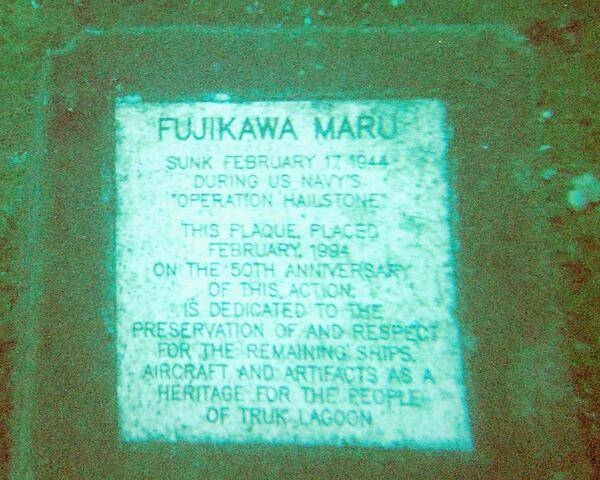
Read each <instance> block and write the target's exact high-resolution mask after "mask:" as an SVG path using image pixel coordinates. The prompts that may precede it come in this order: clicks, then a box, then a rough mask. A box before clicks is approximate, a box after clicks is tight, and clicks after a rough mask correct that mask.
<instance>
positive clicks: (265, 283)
mask: <svg viewBox="0 0 600 480" xmlns="http://www.w3.org/2000/svg"><path fill="white" fill-rule="evenodd" d="M445 123H446V119H445V110H444V106H443V104H442V103H441V102H439V101H437V100H410V101H357V102H350V101H332V102H329V101H319V102H299V101H298V102H253V103H210V102H190V103H170V104H167V103H165V104H158V103H143V102H141V101H128V100H127V99H121V100H120V101H118V102H117V105H116V126H117V149H116V183H117V221H116V230H117V241H116V267H117V268H116V271H117V331H118V363H119V365H118V371H119V379H118V402H119V410H120V428H121V436H122V438H123V440H124V441H152V440H162V441H171V442H175V441H188V442H190V441H192V442H212V443H219V442H245V443H250V442H252V443H277V444H305V445H313V444H325V445H342V444H351V445H361V446H382V447H406V448H414V449H449V450H470V449H471V448H472V444H471V434H470V427H469V419H468V409H467V405H466V392H465V388H464V383H463V373H462V367H461V352H460V345H459V331H458V325H457V321H456V319H455V315H454V308H455V297H456V292H455V285H454V264H453V258H452V245H453V241H452V238H451V231H450V204H451V202H450V190H449V185H448V178H447V172H446V151H447V146H448V140H449V139H448V133H447V127H446V124H445Z"/></svg>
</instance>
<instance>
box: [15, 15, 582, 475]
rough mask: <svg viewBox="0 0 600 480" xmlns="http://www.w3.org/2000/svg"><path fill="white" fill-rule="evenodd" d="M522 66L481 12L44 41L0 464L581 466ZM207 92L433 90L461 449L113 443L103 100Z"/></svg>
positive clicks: (381, 468) (527, 55)
mask: <svg viewBox="0 0 600 480" xmlns="http://www.w3.org/2000/svg"><path fill="white" fill-rule="evenodd" d="M177 58H180V59H182V58H183V59H186V61H185V62H181V60H180V61H179V62H177V60H176V59H177ZM534 73H535V72H534V70H533V61H532V52H531V49H530V47H529V45H528V44H527V43H526V41H525V40H524V38H523V37H521V36H519V35H517V34H515V33H514V32H513V31H511V30H510V29H508V28H506V27H503V26H494V25H483V26H423V27H398V28H395V27H382V28H379V27H378V28H342V27H332V28H321V27H311V28H294V29H287V28H259V29H252V28H216V27H215V28H212V27H191V26H188V27H179V26H173V27H158V28H137V29H116V30H111V31H106V32H103V31H99V30H92V29H90V30H86V31H84V32H82V33H81V34H80V35H78V36H77V37H76V38H74V39H73V40H72V41H71V42H69V43H68V44H67V45H65V47H63V48H61V49H59V50H55V51H51V52H49V54H48V55H47V59H46V61H45V63H44V69H43V75H42V77H43V79H42V87H41V89H40V95H39V99H38V112H37V117H36V120H37V122H36V124H37V131H36V133H35V145H34V156H33V158H32V161H31V163H30V164H29V165H28V167H27V168H28V171H27V185H26V196H27V205H28V216H27V220H26V221H25V222H23V225H24V227H23V233H22V239H23V242H22V243H23V245H24V248H23V255H22V261H21V263H20V268H21V276H22V278H23V285H24V288H23V289H22V291H23V292H24V293H23V295H22V297H21V299H20V303H19V305H18V306H17V309H16V310H15V317H14V318H15V320H14V324H15V326H16V332H17V333H16V335H17V348H16V352H15V356H14V358H15V359H16V361H15V371H14V377H13V379H14V380H13V383H14V390H15V393H14V419H13V425H12V439H13V460H12V464H11V474H10V475H11V476H10V478H14V479H22V478H61V477H63V478H64V477H74V478H111V477H113V478H115V477H116V478H140V477H143V478H181V479H183V478H199V477H201V476H203V475H204V476H209V478H231V477H232V476H238V477H241V478H251V477H248V475H254V477H255V478H264V477H267V476H269V475H273V476H275V475H279V476H282V475H283V476H285V477H286V478H306V477H310V478H329V477H333V476H334V475H337V476H344V475H346V476H349V477H363V476H370V477H374V478H397V477H398V476H401V477H406V478H411V477H414V478H432V479H433V478H435V479H439V478H475V477H477V478H479V477H481V476H483V478H515V476H524V477H527V478H542V477H545V476H547V475H549V472H554V471H561V472H568V473H570V474H571V475H573V476H575V478H584V475H585V474H586V473H587V472H588V470H587V462H586V461H585V460H584V459H583V454H582V453H581V452H583V451H584V449H583V448H582V447H581V440H580V438H579V435H578V432H577V421H576V417H575V411H574V397H573V394H572V392H571V388H570V384H569V381H568V371H567V356H566V353H565V352H564V348H563V346H562V344H561V343H562V342H561V337H560V329H561V326H562V321H563V319H562V317H561V315H560V314H559V313H558V312H557V309H556V308H555V306H554V304H553V301H551V300H550V301H549V299H552V296H553V292H554V286H553V285H552V284H551V282H552V279H553V276H552V274H551V268H550V266H549V262H548V261H547V259H546V257H545V255H546V254H545V250H544V248H543V246H544V242H543V238H544V230H543V227H542V225H540V223H538V222H536V220H535V219H534V218H532V214H531V208H532V205H531V200H530V199H529V198H528V197H527V195H526V193H524V192H523V191H521V190H520V189H519V186H518V182H517V180H516V172H518V171H519V170H521V169H523V168H524V167H525V166H526V165H527V163H528V161H530V159H531V158H532V157H533V156H535V149H534V148H533V145H534V141H535V132H536V125H535V118H534V115H533V114H532V112H533V108H534V105H535V92H534V90H533V88H532V85H533V76H534ZM200 86H201V87H200ZM199 90H200V93H199V94H198V91H199ZM221 92H225V93H228V94H229V95H231V101H234V102H235V101H252V100H307V99H310V100H319V99H323V100H336V99H340V100H341V99H343V100H349V99H357V100H358V99H364V100H378V99H379V100H385V99H392V98H393V99H414V98H437V99H441V100H442V101H443V102H444V103H445V104H446V109H447V114H448V126H450V127H452V128H453V131H454V132H453V133H454V140H453V142H451V145H450V150H449V152H448V164H449V173H450V175H449V177H450V182H451V188H452V190H453V192H454V196H455V201H454V204H453V205H451V211H452V212H455V213H456V215H455V216H454V218H453V225H452V231H453V235H456V237H455V238H457V239H458V241H457V243H456V245H455V247H456V251H455V255H456V257H455V260H456V269H455V270H456V275H457V277H458V282H457V285H456V288H457V291H458V292H459V295H458V304H457V317H458V322H459V328H460V335H461V341H462V350H463V372H464V375H465V388H466V390H467V397H468V407H469V412H470V416H471V425H472V435H473V441H474V451H473V452H472V453H467V452H435V451H409V450H399V449H385V448H369V447H352V448H351V447H344V448H338V447H322V446H321V447H307V446H293V445H287V446H280V445H278V446H272V445H264V444H253V445H239V444H218V445H208V444H192V445H190V444H184V445H179V444H177V445H171V444H164V443H160V442H152V443H149V444H143V445H139V444H136V445H132V444H122V443H120V442H119V440H118V438H119V436H118V411H117V410H118V409H117V404H116V366H117V362H116V352H115V348H114V339H115V335H116V330H115V325H114V319H115V317H116V312H115V305H114V303H115V302H114V298H115V291H114V285H112V282H111V279H112V278H114V264H113V260H114V259H113V256H112V254H111V252H113V251H114V200H115V185H114V178H113V176H112V171H113V170H112V168H111V166H112V162H114V147H115V142H114V128H113V127H114V124H113V122H114V120H113V118H114V117H113V114H112V113H113V112H112V108H114V98H115V97H116V96H123V95H128V94H131V95H141V97H142V98H143V100H144V101H150V102H151V101H158V100H160V101H168V102H171V101H185V100H190V99H198V100H203V99H206V96H207V95H209V96H210V95H215V94H218V93H221ZM459 246H460V247H459ZM25 286H26V287H25ZM500 307H501V308H500ZM82 327H83V328H82ZM249 472H250V473H249ZM176 475H179V476H176Z"/></svg>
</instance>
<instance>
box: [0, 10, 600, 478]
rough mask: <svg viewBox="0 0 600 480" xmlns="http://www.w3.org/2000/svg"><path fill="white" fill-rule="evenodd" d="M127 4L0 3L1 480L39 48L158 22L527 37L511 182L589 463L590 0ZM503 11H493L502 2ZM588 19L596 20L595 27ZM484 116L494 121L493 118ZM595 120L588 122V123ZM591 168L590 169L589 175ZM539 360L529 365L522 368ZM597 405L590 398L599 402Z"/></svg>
mask: <svg viewBox="0 0 600 480" xmlns="http://www.w3.org/2000/svg"><path fill="white" fill-rule="evenodd" d="M272 3H274V2H238V1H232V2H229V3H228V5H227V7H224V6H222V5H221V4H220V2H201V1H190V2H185V3H183V2H178V5H176V6H175V5H174V4H173V5H172V6H170V5H167V4H166V2H159V1H152V2H145V3H144V5H143V6H142V5H138V4H135V3H134V2H127V1H123V2H118V4H116V2H115V3H113V4H112V5H108V4H107V3H106V2H86V1H69V2H66V1H65V2H63V1H60V2H58V1H56V2H36V1H35V0H34V1H31V2H21V1H18V2H17V1H5V2H2V4H1V5H0V75H2V80H1V81H0V98H1V99H2V101H1V102H0V111H1V112H2V117H3V120H4V122H3V123H4V125H3V128H2V130H1V131H0V182H1V185H2V189H1V193H0V240H1V244H0V252H1V254H0V256H1V262H2V263H1V270H0V317H1V320H0V321H1V322H2V323H1V324H0V335H1V338H2V344H1V346H0V358H1V360H0V367H1V368H0V382H1V384H2V388H1V397H2V398H1V399H0V408H1V412H0V427H1V428H0V435H1V436H2V441H3V444H2V445H1V446H0V462H2V468H3V469H4V470H3V471H2V474H3V473H4V472H5V467H6V460H7V459H8V453H7V452H8V448H9V439H8V436H7V435H6V433H5V432H6V421H7V419H8V416H9V415H10V400H9V398H10V388H8V385H9V383H8V382H9V378H10V371H11V367H10V352H11V351H12V349H13V346H14V340H13V335H12V329H11V327H10V325H9V324H8V323H7V319H8V317H9V314H10V311H11V308H12V306H13V305H14V303H15V301H16V300H17V298H18V292H19V286H18V282H17V279H16V278H15V276H14V274H13V269H12V265H13V260H14V258H15V257H14V256H15V251H16V248H17V245H15V242H14V238H15V235H14V232H15V230H16V228H17V226H18V224H19V218H20V214H21V211H22V206H21V198H22V184H23V180H24V178H23V171H24V166H25V165H26V164H27V161H28V158H29V151H30V133H31V131H32V129H33V127H34V125H33V124H34V120H33V108H34V100H35V94H36V92H37V84H38V80H39V72H40V63H41V59H42V57H43V53H44V51H45V49H47V48H56V47H58V46H60V45H62V44H64V43H65V42H66V41H67V40H69V39H70V38H72V37H73V35H74V34H75V33H77V32H78V31H80V30H81V29H82V28H84V27H95V28H102V29H106V28H111V27H115V26H137V25H165V24H176V23H190V24H202V25H214V26H231V25H243V26H275V25H281V26H302V25H304V26H305V27H306V28H312V27H313V26H318V25H349V26H361V25H366V26H369V25H370V26H376V25H399V24H410V25H419V24H432V23H442V24H443V23H451V24H457V23H462V24H476V23H504V24H508V25H510V26H512V27H513V28H515V29H516V30H517V31H519V32H521V33H523V34H524V35H526V36H527V37H528V38H529V39H530V41H531V43H532V44H533V46H534V50H535V54H536V67H537V77H538V82H537V83H538V84H537V89H538V100H537V102H538V103H537V104H538V108H539V111H538V112H537V113H536V114H537V115H538V116H539V118H538V121H539V122H540V123H541V124H542V125H543V135H542V137H541V138H540V139H539V142H538V143H539V153H540V155H539V158H538V159H537V161H536V162H535V164H532V165H531V168H530V169H529V170H525V171H524V172H523V175H522V178H521V179H520V182H521V185H522V188H523V191H524V192H526V193H527V195H528V196H529V197H531V198H535V199H537V200H538V202H537V204H538V205H543V208H540V210H539V211H534V212H531V214H532V216H535V217H537V218H542V219H543V221H544V222H545V223H546V224H547V226H548V231H549V232H550V234H551V241H552V245H553V251H552V252H550V258H551V259H552V262H553V267H554V270H555V271H556V279H557V282H559V283H560V286H561V288H560V308H561V311H562V312H563V314H564V315H565V316H566V318H567V322H566V325H567V331H566V332H565V333H566V337H567V338H568V339H569V348H570V352H571V373H572V378H573V380H574V383H575V389H576V393H577V394H578V396H579V398H580V399H581V404H580V415H579V418H580V422H581V428H582V432H583V435H584V437H585V438H586V440H587V444H588V455H589V457H590V459H594V458H595V459H596V461H597V459H598V458H600V455H598V438H599V431H598V418H597V417H596V416H595V415H596V414H595V412H597V411H598V410H599V406H598V404H597V403H596V404H594V392H597V391H598V382H599V381H600V380H599V379H600V374H599V366H598V360H597V359H594V355H593V352H594V349H597V348H598V345H597V344H596V343H594V342H597V338H598V335H597V331H596V329H597V326H596V324H597V318H598V315H599V313H600V312H599V310H598V309H599V308H600V307H599V305H600V301H599V300H600V298H599V297H598V286H599V282H600V278H599V276H598V273H597V269H595V268H594V265H598V263H599V262H600V253H599V252H600V249H599V245H598V237H599V233H600V231H599V227H598V225H599V224H600V222H599V221H598V220H599V219H600V218H599V217H600V211H599V208H598V207H597V206H596V205H595V204H591V205H588V206H587V208H584V209H582V210H580V211H575V210H573V209H571V208H570V207H569V204H568V203H567V199H566V198H567V192H568V191H569V190H570V189H571V188H572V187H571V183H572V179H573V178H574V177H576V176H579V175H581V174H584V173H586V172H592V173H595V174H596V176H598V171H597V165H596V164H595V163H594V160H595V156H596V155H597V154H598V147H597V144H596V143H595V140H594V132H597V130H598V128H597V119H595V118H594V109H595V103H594V101H593V95H594V93H595V92H597V84H596V83H595V82H597V80H598V76H597V72H595V71H594V65H597V63H598V58H597V54H596V53H595V52H594V49H595V48H597V41H598V28H599V27H598V22H597V16H598V13H599V12H598V11H597V10H596V9H594V7H593V2H590V1H572V2H566V1H564V2H563V1H561V2H558V1H542V0H539V1H533V2H521V1H517V0H507V1H503V2H497V1H492V0H486V1H483V2H482V1H479V2H476V1H466V2H465V1H455V0H452V1H446V2H423V1H419V0H414V1H411V0H408V1H406V2H387V1H381V2H366V1H361V2H357V1H345V2H299V1H294V2H281V3H279V4H278V5H276V6H271V5H272ZM500 3H501V5H499V4H500ZM594 19H596V21H595V22H594ZM490 115H493V112H490ZM596 116H597V115H596ZM594 169H596V170H594ZM528 360H529V361H534V362H537V361H538V360H537V359H523V362H524V363H527V361H528ZM596 402H597V401H596Z"/></svg>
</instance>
